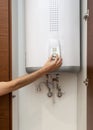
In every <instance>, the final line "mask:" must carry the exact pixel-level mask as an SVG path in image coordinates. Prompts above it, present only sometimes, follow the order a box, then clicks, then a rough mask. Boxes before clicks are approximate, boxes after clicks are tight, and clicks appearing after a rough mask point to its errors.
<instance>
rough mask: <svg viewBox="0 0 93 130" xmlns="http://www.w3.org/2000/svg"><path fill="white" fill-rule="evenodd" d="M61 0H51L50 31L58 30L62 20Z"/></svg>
mask: <svg viewBox="0 0 93 130" xmlns="http://www.w3.org/2000/svg"><path fill="white" fill-rule="evenodd" d="M58 2H59V0H49V31H50V32H58V31H59V22H60V19H59V18H60V17H59V16H60V8H59V3H58Z"/></svg>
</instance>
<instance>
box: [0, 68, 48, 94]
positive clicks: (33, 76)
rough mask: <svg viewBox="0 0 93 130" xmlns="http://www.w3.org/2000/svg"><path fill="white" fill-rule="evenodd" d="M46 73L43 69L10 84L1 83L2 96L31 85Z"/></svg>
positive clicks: (0, 91)
mask: <svg viewBox="0 0 93 130" xmlns="http://www.w3.org/2000/svg"><path fill="white" fill-rule="evenodd" d="M46 72H47V71H46V70H45V69H43V68H42V69H40V70H38V71H36V72H34V73H31V74H27V75H25V76H22V77H19V78H17V79H15V80H12V81H8V82H1V83H0V96H2V95H4V94H7V93H9V92H12V91H14V90H17V89H19V88H21V87H24V86H25V85H28V84H29V83H32V82H33V81H35V80H37V79H38V78H40V77H42V76H43V75H45V74H46Z"/></svg>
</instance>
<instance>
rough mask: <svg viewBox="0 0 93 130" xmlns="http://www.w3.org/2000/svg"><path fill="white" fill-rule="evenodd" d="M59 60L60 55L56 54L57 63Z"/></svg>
mask: <svg viewBox="0 0 93 130" xmlns="http://www.w3.org/2000/svg"><path fill="white" fill-rule="evenodd" d="M58 60H59V56H58V54H57V55H56V58H55V60H54V61H55V63H57V62H58Z"/></svg>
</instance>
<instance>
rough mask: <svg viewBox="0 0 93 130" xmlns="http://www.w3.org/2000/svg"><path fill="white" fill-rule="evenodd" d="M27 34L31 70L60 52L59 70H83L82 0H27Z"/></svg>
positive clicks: (28, 67)
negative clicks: (81, 48) (81, 40)
mask: <svg viewBox="0 0 93 130" xmlns="http://www.w3.org/2000/svg"><path fill="white" fill-rule="evenodd" d="M25 35H26V71H27V72H28V73H30V72H33V71H36V70H38V69H39V68H41V67H42V66H43V65H44V63H45V62H46V61H47V59H48V57H49V56H50V55H52V56H53V57H55V56H56V54H58V55H60V56H61V57H62V59H63V65H62V66H61V67H60V68H59V69H58V70H57V71H58V72H61V71H64V72H79V71H80V1H79V0H25Z"/></svg>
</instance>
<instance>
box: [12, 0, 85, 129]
mask: <svg viewBox="0 0 93 130" xmlns="http://www.w3.org/2000/svg"><path fill="white" fill-rule="evenodd" d="M13 1H14V2H16V0H13ZM24 1H25V0H18V28H17V24H16V27H15V24H14V23H15V18H14V17H13V27H14V28H15V30H16V29H18V46H17V43H16V45H15V44H13V51H14V52H13V57H15V60H13V75H14V78H15V77H17V75H18V76H21V75H24V74H25V73H26V72H25V30H24V27H25V23H24ZM15 8H16V9H15ZM13 10H15V11H16V10H17V7H15V3H13ZM16 13H17V12H16ZM14 15H15V16H17V14H15V13H14ZM16 20H17V19H16ZM16 23H17V21H16ZM13 35H14V38H13V43H15V41H16V39H17V30H16V32H15V31H13ZM83 38H85V35H84V37H83ZM82 43H84V41H82ZM17 47H18V50H17ZM15 50H16V52H15ZM17 54H18V56H17ZM84 56H85V55H84ZM85 61H86V60H85V59H84V62H85ZM17 63H18V65H17ZM15 65H17V66H18V68H17V66H15ZM15 68H16V69H17V70H16V72H18V74H16V73H15ZM84 71H85V70H84ZM85 75H86V74H84V75H81V77H82V76H83V77H84V76H85ZM44 79H45V77H43V78H41V79H39V80H38V81H36V82H34V83H32V84H30V85H28V86H27V87H25V88H22V89H20V90H19V91H18V92H17V93H18V94H16V95H17V97H16V98H15V99H13V102H14V104H13V106H14V107H13V111H15V109H17V110H16V111H15V112H14V113H16V114H14V118H13V120H14V124H13V126H14V127H13V130H30V129H31V130H85V129H84V128H85V122H83V126H84V127H81V124H80V122H79V118H80V112H81V111H80V110H81V108H80V107H78V104H79V105H81V104H82V102H83V101H85V100H82V102H80V97H81V95H82V94H84V97H83V98H84V99H85V96H86V95H85V93H86V88H85V89H84V88H82V89H78V87H77V84H78V83H77V81H80V80H79V79H81V78H80V75H79V76H78V77H77V74H73V73H70V74H69V73H62V75H61V77H60V80H61V81H60V82H61V86H62V90H63V91H64V95H63V97H62V98H60V99H58V98H56V103H55V104H53V102H52V98H48V97H47V88H46V87H45V86H44V87H42V91H41V92H40V93H37V91H36V87H37V86H38V84H39V83H40V82H41V81H43V80H44ZM82 80H83V79H82ZM80 85H82V84H81V83H79V84H78V86H80ZM80 88H81V87H80ZM83 90H85V91H84V93H82V92H81V91H83ZM78 92H81V93H80V94H78ZM77 95H80V97H79V98H78V96H77ZM84 103H85V102H84ZM83 105H84V106H85V105H86V104H83ZM84 110H85V107H84ZM85 113H86V110H85V111H84V113H83V114H82V119H83V117H85V116H86V115H85ZM78 115H79V116H78ZM85 119H86V118H85ZM17 120H18V122H16V121H17ZM84 121H86V120H84ZM77 125H78V127H77ZM80 127H81V128H82V129H81V128H80ZM18 128H19V129H18Z"/></svg>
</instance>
